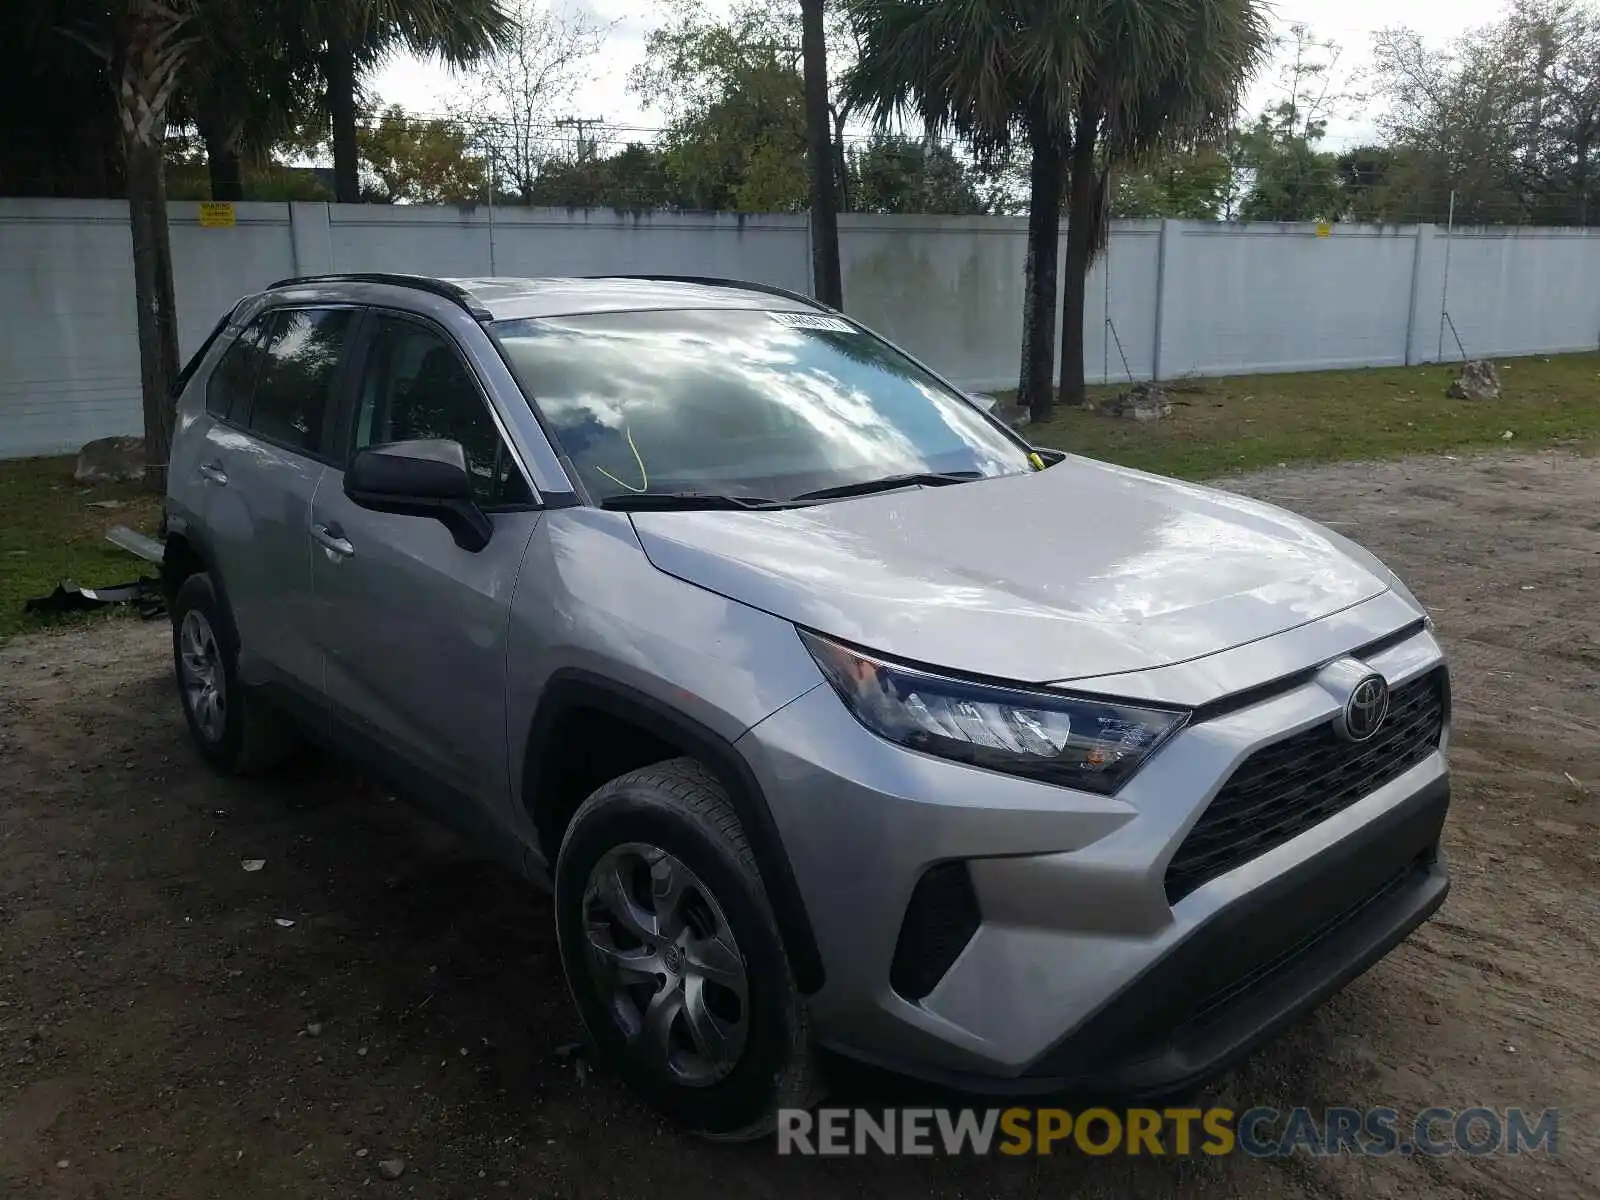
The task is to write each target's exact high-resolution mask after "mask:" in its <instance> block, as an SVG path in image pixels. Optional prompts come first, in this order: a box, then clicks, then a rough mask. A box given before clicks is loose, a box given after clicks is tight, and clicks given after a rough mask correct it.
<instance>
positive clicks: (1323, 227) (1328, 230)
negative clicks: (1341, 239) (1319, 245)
mask: <svg viewBox="0 0 1600 1200" xmlns="http://www.w3.org/2000/svg"><path fill="white" fill-rule="evenodd" d="M1317 236H1318V237H1332V236H1333V226H1332V225H1330V224H1328V222H1326V221H1318V222H1317Z"/></svg>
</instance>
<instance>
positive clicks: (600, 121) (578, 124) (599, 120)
mask: <svg viewBox="0 0 1600 1200" xmlns="http://www.w3.org/2000/svg"><path fill="white" fill-rule="evenodd" d="M605 123H606V122H605V118H604V117H560V118H558V119H557V120H556V122H555V125H556V128H557V129H576V130H577V131H578V153H577V154H576V156H575V157H576V158H577V160H578V161H579V162H583V161H584V160H585V159H588V158H593V157H594V153H595V149H596V147H595V144H594V142H592V141H587V142H586V141H585V140H584V136H583V135H584V130H586V129H588V128H589V127H590V126H591V125H595V126H604V125H605Z"/></svg>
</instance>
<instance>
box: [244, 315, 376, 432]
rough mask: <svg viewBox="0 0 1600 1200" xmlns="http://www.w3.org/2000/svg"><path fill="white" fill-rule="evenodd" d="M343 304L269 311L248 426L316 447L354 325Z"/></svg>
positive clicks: (352, 317)
mask: <svg viewBox="0 0 1600 1200" xmlns="http://www.w3.org/2000/svg"><path fill="white" fill-rule="evenodd" d="M355 315H356V314H355V310H354V309H348V308H290V309H280V310H279V311H278V312H275V313H272V314H270V316H271V318H272V320H271V324H270V326H269V327H268V329H267V332H266V335H265V337H264V338H263V340H262V347H261V357H262V362H261V376H260V378H259V379H258V380H257V382H256V390H255V398H254V400H253V401H252V402H251V404H250V420H249V425H250V428H251V430H253V431H254V432H256V433H259V434H261V436H262V437H266V438H270V439H272V440H273V441H275V442H281V443H283V444H284V445H287V446H292V447H294V448H295V449H297V450H304V451H306V452H308V453H313V454H314V453H316V452H317V451H318V450H320V449H321V447H322V422H323V420H324V419H325V418H326V416H327V414H328V410H329V409H330V408H331V407H332V406H333V382H334V378H335V377H336V375H337V374H338V369H339V360H340V358H341V357H342V356H343V354H344V348H345V342H346V341H347V340H348V339H349V336H350V331H351V329H352V328H353V327H354V324H355Z"/></svg>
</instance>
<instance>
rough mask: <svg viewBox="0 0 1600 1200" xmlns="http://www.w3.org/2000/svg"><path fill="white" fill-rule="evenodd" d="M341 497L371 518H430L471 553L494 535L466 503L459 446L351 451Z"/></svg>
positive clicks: (468, 487)
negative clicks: (353, 453) (381, 515)
mask: <svg viewBox="0 0 1600 1200" xmlns="http://www.w3.org/2000/svg"><path fill="white" fill-rule="evenodd" d="M344 494H345V495H346V496H349V497H350V499H351V500H352V501H354V502H355V503H356V504H359V505H360V506H361V507H362V508H368V509H371V510H372V511H373V512H386V513H396V514H398V515H400V516H406V517H432V518H433V519H434V520H436V521H439V522H441V523H442V524H443V525H444V527H445V528H446V529H448V530H449V531H450V535H451V536H452V537H453V538H455V542H456V545H458V546H460V547H461V548H462V549H463V550H469V551H471V552H473V553H477V552H478V551H479V550H482V549H483V548H484V547H485V546H487V545H488V544H489V538H490V537H491V536H492V535H493V534H494V523H493V522H492V521H490V520H489V518H488V516H487V515H486V514H485V513H484V511H483V510H482V509H481V508H479V507H478V504H477V501H475V500H474V499H473V498H472V475H471V474H470V473H469V472H468V470H467V452H466V451H465V450H463V449H462V448H461V443H460V442H452V441H447V440H445V439H442V438H441V439H436V440H429V441H416V442H390V443H388V444H387V445H383V446H369V447H367V448H366V449H365V450H360V451H357V452H356V456H355V458H354V459H352V460H351V462H350V467H349V469H348V470H347V471H345V473H344Z"/></svg>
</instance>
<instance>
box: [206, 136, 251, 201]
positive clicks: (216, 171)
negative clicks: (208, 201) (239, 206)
mask: <svg viewBox="0 0 1600 1200" xmlns="http://www.w3.org/2000/svg"><path fill="white" fill-rule="evenodd" d="M202 137H203V139H204V141H205V144H206V171H207V172H208V173H209V174H210V176H211V198H212V199H213V200H243V199H244V172H243V170H242V169H241V167H240V164H239V150H238V147H236V146H234V145H232V144H230V143H229V142H228V140H227V139H226V138H224V137H221V136H217V135H204V134H202Z"/></svg>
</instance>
